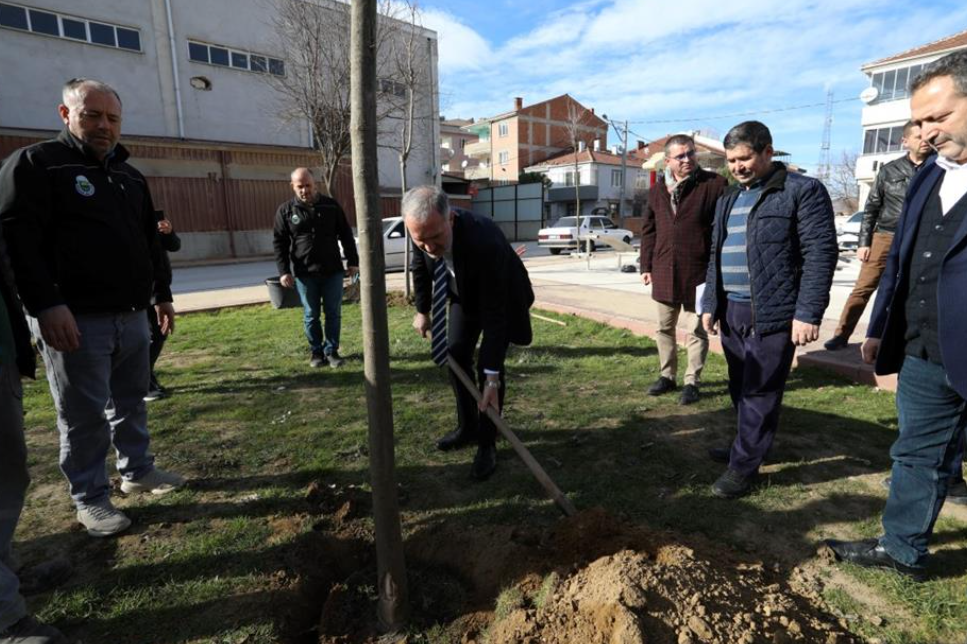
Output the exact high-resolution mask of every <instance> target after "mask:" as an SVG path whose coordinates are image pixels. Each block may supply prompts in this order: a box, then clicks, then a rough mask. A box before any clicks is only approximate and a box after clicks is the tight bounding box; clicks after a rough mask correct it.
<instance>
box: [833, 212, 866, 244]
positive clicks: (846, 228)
mask: <svg viewBox="0 0 967 644" xmlns="http://www.w3.org/2000/svg"><path fill="white" fill-rule="evenodd" d="M862 225H863V211H862V210H860V211H859V212H854V213H853V214H852V215H850V216H849V219H847V220H846V221H845V222H843V223H841V224H836V243H837V244H839V249H840V250H856V249H857V248H858V247H859V245H860V228H861V227H862Z"/></svg>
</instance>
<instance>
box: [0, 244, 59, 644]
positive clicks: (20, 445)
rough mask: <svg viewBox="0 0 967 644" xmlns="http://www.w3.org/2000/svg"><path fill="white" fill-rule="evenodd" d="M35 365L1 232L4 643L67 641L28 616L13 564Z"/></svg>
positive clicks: (0, 616) (0, 580)
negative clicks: (27, 383)
mask: <svg viewBox="0 0 967 644" xmlns="http://www.w3.org/2000/svg"><path fill="white" fill-rule="evenodd" d="M34 367H35V364H34V348H33V347H32V346H30V331H29V330H28V328H27V322H26V320H25V319H24V315H23V311H22V310H21V307H20V302H19V300H18V299H17V292H16V285H15V283H14V280H13V275H12V272H11V270H10V266H9V265H8V260H7V251H6V247H5V245H4V243H3V239H2V235H0V644H3V643H6V642H32V643H34V644H61V643H63V642H66V641H67V640H66V639H65V638H64V637H63V635H61V633H60V632H59V631H58V630H57V629H55V628H53V627H51V626H47V625H45V624H42V623H40V622H38V621H36V620H35V619H34V618H33V617H31V616H30V615H28V614H27V607H26V605H25V604H24V598H23V595H22V594H21V592H20V580H19V579H18V578H17V575H16V574H15V573H14V571H13V570H12V566H11V565H10V563H11V562H10V546H11V543H12V542H13V533H14V530H15V529H16V527H17V522H18V521H19V520H20V512H21V510H23V505H24V497H25V494H26V492H27V485H28V484H29V483H30V473H29V472H28V471H27V443H26V441H25V440H24V427H23V421H24V412H23V400H22V398H23V391H22V390H21V388H20V377H21V376H25V377H27V378H33V377H34ZM18 638H19V639H18Z"/></svg>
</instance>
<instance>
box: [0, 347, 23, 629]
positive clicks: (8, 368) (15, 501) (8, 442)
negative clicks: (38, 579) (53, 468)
mask: <svg viewBox="0 0 967 644" xmlns="http://www.w3.org/2000/svg"><path fill="white" fill-rule="evenodd" d="M23 421H24V412H23V393H22V390H21V389H20V373H19V372H18V371H17V365H0V631H2V630H3V629H5V628H7V627H8V626H11V625H13V624H15V623H16V622H18V621H19V620H20V619H21V618H22V617H23V616H24V615H26V614H27V607H26V605H25V604H24V598H23V597H22V596H21V595H20V582H19V580H18V579H17V575H15V574H14V573H13V571H12V570H11V569H10V545H11V544H12V543H13V532H14V530H15V529H16V528H17V521H18V520H19V519H20V511H21V510H22V509H23V505H24V495H25V494H26V492H27V485H28V484H29V483H30V475H29V474H28V473H27V445H26V443H25V442H24V426H23Z"/></svg>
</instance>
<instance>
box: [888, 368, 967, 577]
mask: <svg viewBox="0 0 967 644" xmlns="http://www.w3.org/2000/svg"><path fill="white" fill-rule="evenodd" d="M896 405H897V416H898V418H899V423H900V435H899V436H898V437H897V439H896V442H895V443H893V447H892V448H890V456H891V457H892V458H893V473H892V479H891V483H890V495H889V497H888V498H887V501H886V509H884V510H883V532H884V534H883V536H882V537H880V543H881V544H882V545H883V548H884V549H885V550H886V551H887V552H888V553H889V554H890V556H891V557H893V558H894V559H896V560H897V561H899V562H900V563H903V564H906V565H908V566H917V565H920V564H921V559H922V558H923V557H924V556H925V555H926V554H927V543H928V542H929V541H930V535H931V534H932V533H933V526H934V523H936V521H937V515H939V514H940V509H941V508H942V507H943V503H944V499H945V498H946V497H947V485H948V483H949V482H950V480H951V478H956V477H959V476H960V472H959V471H955V467H959V459H958V455H959V453H960V452H961V451H962V445H963V440H964V427H965V425H967V405H965V401H964V399H963V398H961V397H960V395H959V394H958V393H957V392H956V391H954V390H953V388H952V387H951V386H950V383H949V381H948V380H947V374H946V371H945V370H944V368H943V366H941V365H938V364H934V363H932V362H928V361H926V360H921V359H920V358H914V357H912V356H907V357H906V358H905V359H904V361H903V366H902V367H901V369H900V377H899V380H898V382H897V393H896Z"/></svg>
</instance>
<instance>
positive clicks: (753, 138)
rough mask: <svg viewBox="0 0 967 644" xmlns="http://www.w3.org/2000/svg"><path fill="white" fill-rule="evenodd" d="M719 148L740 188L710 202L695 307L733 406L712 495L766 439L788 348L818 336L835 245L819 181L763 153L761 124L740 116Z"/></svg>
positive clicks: (750, 476)
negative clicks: (719, 352)
mask: <svg viewBox="0 0 967 644" xmlns="http://www.w3.org/2000/svg"><path fill="white" fill-rule="evenodd" d="M724 145H725V156H726V160H727V161H728V164H729V171H730V172H731V173H732V176H733V177H735V179H736V180H737V181H738V184H739V185H738V186H736V187H734V188H733V189H731V190H730V191H728V192H726V193H725V194H724V195H722V197H720V198H719V200H718V202H717V204H716V208H715V224H714V227H713V230H712V248H711V254H710V256H709V265H708V274H707V275H706V281H705V294H704V296H703V298H702V307H701V310H702V324H703V325H704V327H705V329H706V331H708V332H709V333H710V334H712V335H717V334H718V332H719V330H720V329H721V335H722V348H723V349H724V351H725V358H726V361H727V362H728V366H729V394H730V395H731V396H732V404H733V405H734V406H735V409H736V411H737V412H738V432H737V433H736V437H735V440H734V441H733V442H732V445H731V447H730V448H728V449H712V450H709V456H711V457H712V459H713V460H716V461H718V462H721V463H727V464H728V469H727V470H726V471H725V473H723V474H722V476H720V477H719V478H718V480H717V481H715V484H714V485H713V486H712V492H713V493H714V494H715V495H716V496H720V497H723V498H728V499H733V498H738V497H740V496H743V495H745V494H746V493H748V492H749V490H750V489H751V488H752V485H753V484H754V483H755V480H756V477H757V476H758V472H759V466H760V465H761V464H762V461H763V459H765V456H766V453H767V452H768V451H769V448H770V447H771V446H772V441H773V438H774V437H775V434H776V428H777V427H778V425H779V408H780V406H781V404H782V394H783V392H784V390H785V387H786V378H787V377H788V376H789V369H790V367H791V366H792V359H793V355H794V354H795V350H796V349H795V348H796V347H797V346H803V345H806V344H808V343H810V342H813V341H815V340H816V339H818V338H819V324H820V322H822V319H823V312H825V310H826V307H827V306H828V305H829V289H830V286H831V285H832V282H833V272H834V271H835V270H836V261H837V256H838V250H837V246H836V227H835V225H834V223H833V206H832V203H831V202H830V199H829V194H828V193H827V192H826V188H825V187H823V184H822V183H820V182H819V181H818V180H816V179H813V178H809V177H805V176H803V175H801V174H799V173H796V172H791V171H789V170H788V169H787V168H786V166H785V165H784V164H782V163H779V162H776V161H773V160H772V157H773V154H774V150H773V148H772V135H771V134H770V132H769V128H767V127H766V126H765V125H763V124H762V123H759V122H758V121H746V122H744V123H740V124H738V125H736V126H735V127H733V128H732V129H731V130H729V133H728V134H727V135H726V136H725V141H724Z"/></svg>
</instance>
